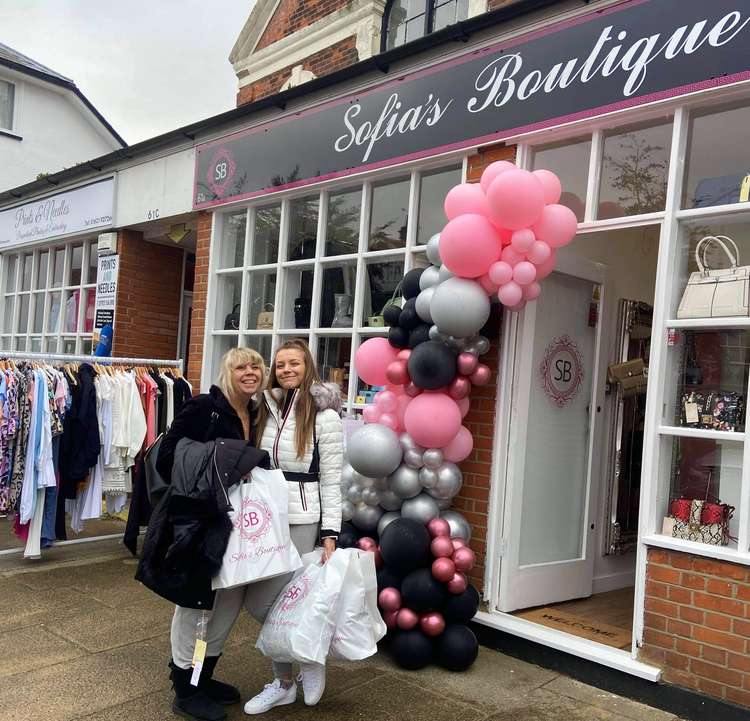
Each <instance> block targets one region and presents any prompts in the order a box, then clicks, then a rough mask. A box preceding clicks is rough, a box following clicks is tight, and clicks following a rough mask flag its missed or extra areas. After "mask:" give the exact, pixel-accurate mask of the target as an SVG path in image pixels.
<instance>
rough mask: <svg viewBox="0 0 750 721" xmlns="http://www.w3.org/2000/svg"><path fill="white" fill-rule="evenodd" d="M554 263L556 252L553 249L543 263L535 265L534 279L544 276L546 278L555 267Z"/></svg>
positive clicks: (541, 278) (555, 261) (555, 262)
mask: <svg viewBox="0 0 750 721" xmlns="http://www.w3.org/2000/svg"><path fill="white" fill-rule="evenodd" d="M556 264H557V252H556V251H554V250H553V251H552V252H551V253H550V256H549V258H547V260H545V261H544V263H540V264H539V265H538V266H537V267H536V279H537V280H543V279H544V278H546V277H547V276H548V275H550V274H551V273H552V271H553V270H554V269H555V265H556Z"/></svg>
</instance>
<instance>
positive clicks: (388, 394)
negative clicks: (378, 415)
mask: <svg viewBox="0 0 750 721" xmlns="http://www.w3.org/2000/svg"><path fill="white" fill-rule="evenodd" d="M375 405H376V406H377V407H378V408H380V410H381V411H383V413H393V411H395V410H396V408H398V396H397V395H396V394H395V393H394V392H393V391H380V393H376V394H375Z"/></svg>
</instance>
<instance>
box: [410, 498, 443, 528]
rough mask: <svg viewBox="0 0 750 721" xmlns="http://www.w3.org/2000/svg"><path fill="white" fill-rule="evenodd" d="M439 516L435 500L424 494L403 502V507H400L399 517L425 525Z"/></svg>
mask: <svg viewBox="0 0 750 721" xmlns="http://www.w3.org/2000/svg"><path fill="white" fill-rule="evenodd" d="M439 515H440V509H439V508H438V506H437V503H435V499H434V498H432V497H431V496H428V495H427V494H426V493H420V494H419V495H418V496H415V497H414V498H409V499H408V500H406V501H404V505H403V506H401V516H402V517H403V518H412V519H414V520H415V521H419V522H420V523H424V524H427V523H429V522H430V521H431V520H432V519H433V518H437V517H438V516H439Z"/></svg>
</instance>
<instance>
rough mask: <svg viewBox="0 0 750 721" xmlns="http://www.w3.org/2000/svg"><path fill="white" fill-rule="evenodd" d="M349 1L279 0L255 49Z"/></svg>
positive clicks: (329, 12)
mask: <svg viewBox="0 0 750 721" xmlns="http://www.w3.org/2000/svg"><path fill="white" fill-rule="evenodd" d="M350 2H351V0H302V1H301V0H281V2H280V3H279V6H278V8H276V12H275V13H274V14H273V17H272V18H271V21H270V22H269V23H268V27H266V30H265V32H264V33H263V35H262V37H261V39H260V41H259V42H258V46H257V49H258V50H261V49H263V48H266V47H268V46H269V45H272V44H273V43H275V42H276V41H277V40H281V38H285V37H286V36H287V35H291V34H292V33H295V32H297V30H301V29H302V28H305V27H307V26H308V25H312V24H313V23H315V22H317V21H318V20H321V19H322V18H324V17H325V16H326V15H330V14H331V13H333V12H336V10H341V9H342V8H345V7H347V6H348V5H349V4H350Z"/></svg>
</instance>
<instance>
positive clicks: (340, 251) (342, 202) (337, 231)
mask: <svg viewBox="0 0 750 721" xmlns="http://www.w3.org/2000/svg"><path fill="white" fill-rule="evenodd" d="M361 209H362V188H355V189H354V190H344V191H341V192H338V193H331V194H330V195H329V196H328V217H327V220H326V244H325V254H326V255H347V254H349V253H356V252H357V251H358V250H359V222H360V214H361Z"/></svg>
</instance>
